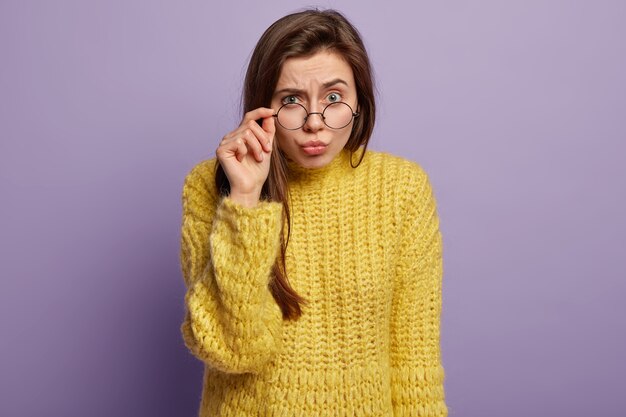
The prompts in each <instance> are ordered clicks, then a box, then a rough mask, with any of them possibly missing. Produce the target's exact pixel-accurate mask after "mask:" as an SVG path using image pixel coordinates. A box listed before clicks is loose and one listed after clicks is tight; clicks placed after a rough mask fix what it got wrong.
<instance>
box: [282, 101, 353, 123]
mask: <svg viewBox="0 0 626 417" xmlns="http://www.w3.org/2000/svg"><path fill="white" fill-rule="evenodd" d="M316 115H317V116H316ZM277 117H278V123H280V125H281V126H282V127H284V128H285V129H289V130H296V129H300V128H301V127H302V126H304V124H305V123H306V119H307V110H306V109H305V108H304V106H302V105H301V104H299V103H288V104H285V105H284V106H282V107H281V108H280V110H278V114H277ZM308 117H322V120H323V121H324V123H326V126H328V127H330V128H331V129H341V128H343V127H346V126H347V125H348V124H350V122H351V121H352V109H351V108H350V106H349V105H348V104H346V103H343V102H340V101H338V102H336V103H330V104H329V105H328V106H326V108H325V109H324V112H323V113H322V114H321V115H319V114H317V113H315V114H313V115H309V116H308Z"/></svg>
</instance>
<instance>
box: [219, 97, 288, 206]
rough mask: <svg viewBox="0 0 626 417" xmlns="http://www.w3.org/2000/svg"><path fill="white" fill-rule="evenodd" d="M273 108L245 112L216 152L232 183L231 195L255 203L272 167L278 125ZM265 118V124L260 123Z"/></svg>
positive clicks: (232, 197) (245, 203) (248, 202)
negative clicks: (273, 145) (258, 121)
mask: <svg viewBox="0 0 626 417" xmlns="http://www.w3.org/2000/svg"><path fill="white" fill-rule="evenodd" d="M273 114H274V110H272V109H268V108H265V107H259V108H258V109H255V110H252V111H249V112H248V113H246V114H245V116H244V118H243V121H242V122H241V124H240V125H239V127H238V128H237V129H235V130H233V131H232V132H230V133H228V134H227V135H226V136H224V138H223V139H222V141H221V142H220V145H219V147H218V148H217V151H215V155H216V156H217V159H218V161H219V163H220V165H221V166H222V168H223V169H224V173H225V174H226V176H227V177H228V182H229V183H230V198H231V199H232V200H233V201H235V202H237V203H239V204H242V205H244V206H246V207H254V206H255V205H256V204H257V203H258V201H259V198H260V197H261V189H262V188H263V184H264V183H265V180H266V179H267V175H268V174H269V169H270V158H271V153H272V144H273V142H274V134H275V133H276V126H275V125H274V117H273V116H272V115H273ZM258 119H263V123H262V126H259V124H258V123H257V120H258Z"/></svg>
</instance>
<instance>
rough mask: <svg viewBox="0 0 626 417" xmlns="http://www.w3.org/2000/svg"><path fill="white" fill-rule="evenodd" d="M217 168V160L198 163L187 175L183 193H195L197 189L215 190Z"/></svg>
mask: <svg viewBox="0 0 626 417" xmlns="http://www.w3.org/2000/svg"><path fill="white" fill-rule="evenodd" d="M216 168H217V159H216V158H212V159H207V160H204V161H201V162H198V163H197V164H196V165H194V166H193V167H192V168H191V169H190V170H189V171H188V172H187V174H186V175H185V180H184V186H183V191H193V190H194V189H197V188H202V189H205V190H210V189H211V188H215V185H214V183H215V169H216ZM211 185H213V186H212V187H211Z"/></svg>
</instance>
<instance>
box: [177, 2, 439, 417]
mask: <svg viewBox="0 0 626 417" xmlns="http://www.w3.org/2000/svg"><path fill="white" fill-rule="evenodd" d="M372 84H373V83H372V73H371V69H370V63H369V59H368V56H367V53H366V51H365V48H364V46H363V42H362V40H361V38H360V36H359V34H358V32H357V30H356V29H355V28H354V27H353V26H352V25H351V24H350V23H349V22H348V21H347V20H346V18H345V17H344V16H342V15H341V14H339V13H338V12H336V11H332V10H327V11H318V10H311V11H305V12H300V13H295V14H291V15H288V16H285V17H283V18H281V19H280V20H278V21H277V22H275V23H274V24H273V25H272V26H271V27H270V28H268V29H267V31H266V32H265V33H264V34H263V36H262V37H261V39H260V40H259V42H258V44H257V45H256V48H255V50H254V52H253V55H252V57H251V60H250V64H249V67H248V71H247V74H246V79H245V84H244V93H243V104H244V112H245V114H244V116H243V121H242V122H241V125H240V126H239V127H237V128H236V129H234V130H233V131H232V132H230V133H228V134H226V135H225V136H224V138H223V139H222V141H221V143H220V144H219V147H218V148H217V151H216V156H217V158H215V159H211V160H207V161H203V162H201V163H199V164H198V165H197V166H196V167H194V168H193V170H191V172H190V173H189V174H188V175H187V177H186V179H185V184H184V189H183V219H182V237H181V263H182V270H183V276H184V279H185V283H186V285H187V287H188V291H187V294H186V296H185V305H186V315H185V319H184V322H183V324H182V327H181V330H182V334H183V338H184V341H185V344H186V345H187V347H188V348H189V349H190V351H191V352H192V353H193V354H194V355H195V356H196V357H198V358H199V359H200V360H202V361H203V362H204V364H205V373H204V387H203V393H202V401H201V404H200V416H334V417H337V416H351V417H352V416H445V415H447V407H446V404H445V401H444V389H443V379H444V370H443V367H442V363H441V355H440V343H439V336H440V332H439V323H440V313H441V280H442V240H441V233H440V231H439V221H438V216H437V211H436V206H435V199H434V196H433V192H432V189H431V186H430V183H429V180H428V177H427V175H426V173H425V172H424V171H423V170H422V169H421V167H420V166H419V165H417V164H416V163H413V162H409V161H407V160H404V159H402V158H399V157H395V156H391V155H388V154H384V153H378V152H372V151H366V147H367V143H368V140H369V138H370V135H371V133H372V129H373V126H374V117H375V103H374V89H373V85H372Z"/></svg>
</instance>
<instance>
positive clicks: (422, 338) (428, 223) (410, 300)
mask: <svg viewBox="0 0 626 417" xmlns="http://www.w3.org/2000/svg"><path fill="white" fill-rule="evenodd" d="M402 178H403V183H402V187H403V195H405V200H404V205H403V208H402V209H401V212H400V213H399V214H400V216H401V217H400V218H402V219H403V220H402V221H403V223H402V228H401V230H400V236H399V241H400V249H399V262H398V269H397V274H396V279H397V280H396V283H395V288H394V299H393V305H392V317H391V358H390V359H391V366H392V401H393V409H394V416H395V417H409V416H420V417H425V416H428V417H445V416H447V414H448V410H447V407H446V404H445V400H444V387H443V380H444V369H443V366H442V363H441V353H440V331H439V324H440V316H441V285H442V273H443V267H442V239H441V233H440V231H439V218H438V215H437V209H436V203H435V198H434V195H433V191H432V188H431V185H430V182H429V179H428V176H427V175H426V173H425V172H424V171H423V170H422V169H421V168H420V167H419V166H417V165H412V167H411V170H410V172H409V173H408V174H406V175H404V176H403V177H402Z"/></svg>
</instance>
